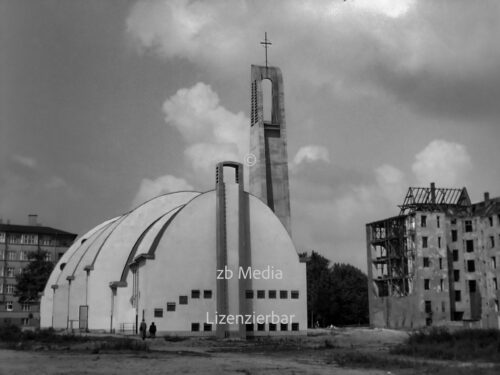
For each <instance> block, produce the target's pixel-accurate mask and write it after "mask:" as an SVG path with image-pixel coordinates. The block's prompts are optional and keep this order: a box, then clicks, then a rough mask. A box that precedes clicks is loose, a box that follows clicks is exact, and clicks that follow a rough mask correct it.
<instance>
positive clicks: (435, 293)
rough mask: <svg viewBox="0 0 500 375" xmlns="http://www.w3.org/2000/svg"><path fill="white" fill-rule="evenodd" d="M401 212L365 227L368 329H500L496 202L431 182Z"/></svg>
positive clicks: (412, 192) (414, 190)
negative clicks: (451, 327)
mask: <svg viewBox="0 0 500 375" xmlns="http://www.w3.org/2000/svg"><path fill="white" fill-rule="evenodd" d="M399 207H400V209H401V210H400V214H399V215H398V216H395V217H391V218H388V219H384V220H380V221H376V222H372V223H369V224H366V238H367V258H368V279H369V281H368V282H369V304H370V324H371V325H372V326H374V327H389V328H417V327H422V326H431V325H464V326H468V327H484V328H487V327H488V328H499V327H500V315H499V299H500V292H499V289H498V283H499V279H500V268H499V266H500V264H499V263H500V197H499V198H493V199H490V197H489V194H488V193H485V194H484V200H483V201H482V202H478V203H474V204H472V203H471V201H470V198H469V195H468V193H467V190H466V188H462V189H448V188H436V187H435V184H434V183H432V184H431V185H430V187H410V188H409V189H408V193H407V195H406V197H405V200H404V203H403V204H402V205H401V206H399Z"/></svg>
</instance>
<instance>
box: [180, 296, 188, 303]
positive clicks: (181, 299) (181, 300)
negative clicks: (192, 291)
mask: <svg viewBox="0 0 500 375" xmlns="http://www.w3.org/2000/svg"><path fill="white" fill-rule="evenodd" d="M187 303H188V296H179V305H187Z"/></svg>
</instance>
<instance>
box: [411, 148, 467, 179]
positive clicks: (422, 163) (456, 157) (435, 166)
mask: <svg viewBox="0 0 500 375" xmlns="http://www.w3.org/2000/svg"><path fill="white" fill-rule="evenodd" d="M471 167H472V161H471V157H470V155H469V153H468V152H467V149H466V148H465V146H464V145H461V144H459V143H454V142H448V141H444V140H438V139H437V140H434V141H432V142H431V143H429V145H427V147H425V148H424V149H423V150H422V151H421V152H419V153H418V154H417V155H415V162H414V163H413V165H412V171H413V173H414V174H415V177H416V178H417V181H418V183H419V184H420V185H423V186H427V185H429V183H430V182H435V183H436V184H437V185H439V186H443V187H460V186H464V185H465V181H466V175H467V173H468V172H469V170H470V168H471Z"/></svg>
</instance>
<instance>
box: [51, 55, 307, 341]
mask: <svg viewBox="0 0 500 375" xmlns="http://www.w3.org/2000/svg"><path fill="white" fill-rule="evenodd" d="M263 80H270V81H271V87H272V90H271V91H272V93H271V97H270V98H263V90H262V81H263ZM264 99H266V100H270V101H271V106H270V107H271V118H270V120H268V121H265V120H264V113H263V101H264ZM286 147H287V142H286V126H285V111H284V97H283V82H282V76H281V71H280V69H279V68H277V67H268V66H254V65H253V66H252V68H251V123H250V152H251V154H250V156H251V158H248V160H247V164H248V165H249V166H248V168H249V176H250V181H249V186H250V188H249V190H250V191H249V192H247V191H245V189H244V177H243V176H244V170H243V168H244V166H243V165H242V164H240V163H237V162H232V161H226V162H221V163H219V164H217V165H216V166H214V173H215V181H216V182H215V189H214V190H210V191H207V192H204V193H200V192H194V191H180V192H175V193H169V194H165V195H161V196H159V197H156V198H153V199H151V200H149V201H147V202H145V203H143V204H142V205H140V206H139V207H137V208H135V209H133V210H132V211H130V212H128V213H126V214H124V215H121V216H119V217H116V218H114V219H111V220H108V221H106V222H104V223H102V224H100V225H98V226H96V227H95V228H94V229H92V230H90V231H89V232H87V233H86V234H84V235H83V236H81V237H80V238H78V239H77V240H76V241H75V243H74V244H73V245H72V246H71V247H70V248H69V249H68V251H66V253H65V254H64V255H63V256H62V258H61V259H60V260H59V262H58V264H57V265H56V267H55V269H54V271H53V273H52V275H51V276H50V278H49V281H48V283H47V285H46V288H45V290H44V292H43V296H42V301H41V327H42V328H47V327H53V328H55V329H80V330H89V331H107V332H120V331H135V332H136V331H137V327H138V325H139V324H140V322H141V320H142V319H144V320H145V321H146V323H147V324H148V325H149V324H150V323H151V322H154V323H155V325H156V326H157V329H158V334H175V335H206V336H217V337H234V338H246V337H249V336H259V335H296V334H298V335H300V334H305V333H306V329H307V289H306V265H305V263H302V262H300V260H299V256H298V253H297V251H296V249H295V246H294V244H293V242H292V238H291V230H290V201H289V187H288V163H287V150H286ZM245 167H246V166H245Z"/></svg>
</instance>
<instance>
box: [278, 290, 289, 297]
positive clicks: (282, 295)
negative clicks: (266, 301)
mask: <svg viewBox="0 0 500 375" xmlns="http://www.w3.org/2000/svg"><path fill="white" fill-rule="evenodd" d="M280 298H281V299H287V298H288V291H287V290H280Z"/></svg>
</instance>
